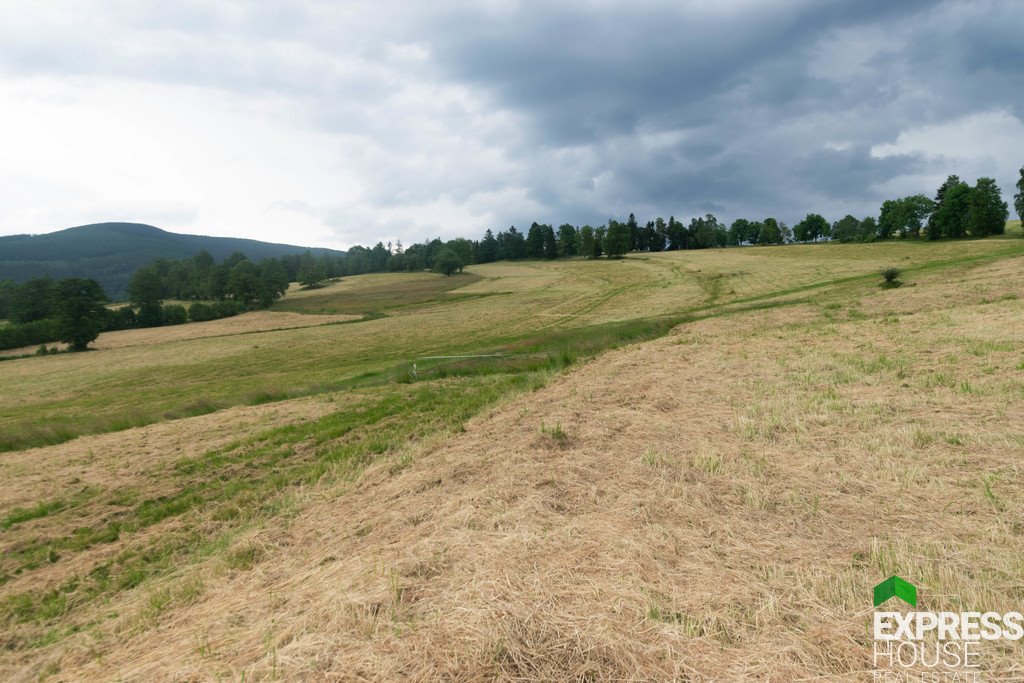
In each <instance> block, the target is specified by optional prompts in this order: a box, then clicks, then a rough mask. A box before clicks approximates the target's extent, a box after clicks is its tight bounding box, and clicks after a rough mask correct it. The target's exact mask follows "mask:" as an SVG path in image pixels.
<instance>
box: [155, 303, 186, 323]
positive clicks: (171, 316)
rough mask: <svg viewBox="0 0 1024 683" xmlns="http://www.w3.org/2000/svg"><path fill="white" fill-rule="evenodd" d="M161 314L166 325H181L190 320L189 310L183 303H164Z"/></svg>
mask: <svg viewBox="0 0 1024 683" xmlns="http://www.w3.org/2000/svg"><path fill="white" fill-rule="evenodd" d="M161 314H162V317H163V320H164V325H181V324H182V323H187V322H188V311H186V310H185V307H184V306H182V305H181V304H164V306H163V308H162V309H161Z"/></svg>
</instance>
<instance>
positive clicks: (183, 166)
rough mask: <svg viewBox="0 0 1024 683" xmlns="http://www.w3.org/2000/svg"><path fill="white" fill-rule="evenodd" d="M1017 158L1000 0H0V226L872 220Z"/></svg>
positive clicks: (1011, 12)
mask: <svg viewBox="0 0 1024 683" xmlns="http://www.w3.org/2000/svg"><path fill="white" fill-rule="evenodd" d="M1022 165H1024V2H1021V1H1020V0H972V1H970V2H959V1H956V2H935V1H922V0H901V1H900V2H892V0H848V1H847V0H672V1H668V2H662V1H654V0H632V1H631V2H629V3H626V2H610V1H606V0H587V1H581V2H550V1H540V2H527V1H525V0H523V1H513V0H509V1H498V0H474V1H465V2H464V1H454V0H432V1H431V2H429V3H426V2H422V3H421V2H412V1H410V0H406V1H404V2H392V1H390V0H372V1H366V2H364V1H362V0H346V1H344V2H338V1H330V2H327V1H321V0H288V1H283V0H282V1H279V2H267V1H264V0H244V1H241V2H233V1H230V0H217V2H209V0H190V1H184V2H182V1H177V2H176V1H173V0H165V1H161V2H155V1H154V2H148V1H146V2H143V1H140V0H126V1H117V0H107V1H100V0H46V2H31V3H26V2H23V1H22V0H0V234H17V233H43V232H50V231H53V230H58V229H62V228H66V227H70V226H73V225H81V224H86V223H94V222H102V221H135V222H141V223H149V224H152V225H156V226H158V227H161V228H164V229H166V230H171V231H174V232H186V233H198V234H208V235H223V236H236V237H250V238H254V239H261V240H267V241H272V242H285V243H290V244H300V245H304V246H326V247H335V248H347V247H349V246H352V245H354V244H364V245H372V244H374V243H376V242H377V241H378V240H382V241H384V242H388V241H398V240H401V241H402V242H403V243H404V244H410V243H413V242H418V241H423V240H424V239H426V238H432V237H441V238H446V239H447V238H452V237H456V236H468V237H471V238H477V237H479V236H480V235H482V233H483V231H484V230H485V229H487V228H491V229H494V230H498V229H506V228H507V227H508V226H509V225H516V226H519V227H520V228H525V227H528V226H529V224H530V223H531V222H533V221H537V222H541V223H551V224H553V225H555V226H557V225H559V224H561V223H564V222H569V223H572V224H575V225H583V224H586V223H589V224H591V225H599V224H602V223H604V222H605V221H607V220H608V219H609V218H617V219H624V218H625V217H626V216H627V215H628V214H629V213H630V212H633V213H635V214H636V216H637V218H638V219H640V220H641V221H642V222H643V221H646V220H652V219H654V218H655V217H657V216H663V217H665V218H666V219H667V218H668V217H669V216H670V215H674V216H675V217H676V218H680V219H683V220H688V219H689V218H692V217H694V216H698V215H703V214H705V213H709V212H710V213H714V214H715V215H716V216H718V218H719V219H720V220H724V221H726V222H731V221H732V220H734V219H736V218H739V217H746V218H751V219H755V218H764V217H766V216H775V217H778V218H780V219H782V220H785V221H787V222H789V223H790V224H792V223H794V222H796V221H798V220H799V219H800V218H802V217H803V216H804V215H805V214H807V213H809V212H816V213H821V214H822V215H824V216H825V217H826V218H828V219H829V220H831V221H834V220H838V219H839V218H841V217H842V216H844V215H845V214H847V213H853V214H854V215H856V216H858V217H862V216H866V215H877V213H878V207H879V205H880V204H881V202H882V200H884V199H886V198H892V197H896V196H903V195H907V194H917V193H924V194H927V195H929V196H932V195H934V193H935V189H936V188H937V187H938V186H939V185H940V184H941V183H942V181H943V180H944V179H945V177H946V176H947V175H949V174H951V173H956V174H958V175H960V177H961V178H963V179H965V180H967V181H968V182H972V183H973V182H974V180H975V179H976V178H977V177H979V176H988V177H993V178H995V179H996V180H997V181H998V183H999V184H1000V186H1001V188H1002V191H1003V197H1004V199H1006V200H1007V201H1008V202H1009V203H1010V205H1011V207H1012V195H1013V192H1014V183H1015V182H1016V180H1017V178H1018V177H1019V174H1018V169H1019V168H1020V167H1021V166H1022Z"/></svg>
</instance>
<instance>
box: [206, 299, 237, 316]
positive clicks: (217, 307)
mask: <svg viewBox="0 0 1024 683" xmlns="http://www.w3.org/2000/svg"><path fill="white" fill-rule="evenodd" d="M211 308H212V309H213V314H214V316H216V317H217V318H230V317H231V316H233V315H238V314H239V313H241V312H242V310H243V309H244V307H243V306H242V305H241V304H240V303H238V302H236V301H215V302H214V303H213V305H212V306H211Z"/></svg>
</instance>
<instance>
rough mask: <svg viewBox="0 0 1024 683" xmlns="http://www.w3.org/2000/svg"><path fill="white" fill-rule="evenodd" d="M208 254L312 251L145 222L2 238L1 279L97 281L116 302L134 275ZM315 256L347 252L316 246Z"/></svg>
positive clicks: (254, 255)
mask: <svg viewBox="0 0 1024 683" xmlns="http://www.w3.org/2000/svg"><path fill="white" fill-rule="evenodd" d="M203 249H205V250H206V251H208V252H210V254H211V255H212V256H213V258H214V259H216V260H217V261H222V260H224V259H225V258H227V257H228V256H230V255H231V254H232V253H234V252H236V251H240V252H242V253H243V254H245V255H246V256H247V257H249V259H251V260H253V261H259V260H260V259H264V258H271V257H280V256H287V255H289V254H300V253H303V252H304V251H305V250H306V249H307V247H301V246H296V245H292V244H277V243H272V242H261V241H258V240H251V239H243V238H239V237H210V236H206V235H184V234H179V233H174V232H168V231H166V230H161V229H160V228H157V227H154V226H152V225H145V224H143V223H94V224H91V225H80V226H77V227H73V228H67V229H65V230H58V231H57V232H49V233H44V234H41V235H8V236H0V280H3V279H6V278H10V279H12V280H14V281H15V282H24V281H25V280H29V279H31V278H34V277H43V276H46V275H49V276H50V277H52V278H54V279H60V278H65V277H84V278H92V279H94V280H96V281H98V282H99V283H100V285H101V286H102V287H103V290H104V291H105V292H106V293H107V295H108V296H110V297H111V298H112V299H114V300H119V299H123V298H124V297H125V296H126V290H127V287H128V282H129V280H130V279H131V276H132V273H134V272H135V270H137V269H138V268H140V267H142V266H145V265H147V264H149V263H151V262H152V261H154V260H155V259H158V258H165V259H182V258H188V257H191V256H194V255H195V254H196V253H197V252H199V251H201V250H203ZM309 250H310V251H311V252H312V253H313V254H315V255H318V256H319V255H323V254H327V255H331V256H338V255H341V254H343V253H344V252H342V251H337V250H334V249H325V248H322V247H311V248H309Z"/></svg>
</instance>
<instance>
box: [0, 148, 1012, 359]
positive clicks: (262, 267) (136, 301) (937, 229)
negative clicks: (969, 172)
mask: <svg viewBox="0 0 1024 683" xmlns="http://www.w3.org/2000/svg"><path fill="white" fill-rule="evenodd" d="M1016 185H1017V189H1018V192H1017V194H1015V195H1014V208H1015V209H1016V211H1017V213H1018V215H1020V216H1021V217H1024V168H1021V170H1020V179H1019V180H1018V181H1017V184H1016ZM1008 218H1009V210H1008V206H1007V204H1006V202H1004V201H1003V200H1002V196H1001V193H1000V190H999V186H998V185H997V184H996V182H995V180H993V179H992V178H978V179H977V181H976V182H975V184H974V185H973V186H971V185H969V184H968V183H966V182H964V181H962V180H961V179H960V178H959V177H958V176H956V175H951V176H949V177H948V178H947V179H946V181H945V182H944V183H943V184H942V185H941V186H940V187H939V188H938V189H937V190H936V193H935V197H934V199H931V198H928V197H927V196H925V195H923V194H916V195H911V196H907V197H901V198H898V199H891V200H886V201H884V202H883V203H882V206H881V209H880V212H879V216H878V218H877V219H876V218H875V217H873V216H868V217H865V218H863V219H858V218H856V217H854V216H852V215H847V216H845V217H843V218H842V219H840V220H838V221H835V222H833V223H829V222H828V220H826V219H825V218H824V217H823V216H822V215H821V214H817V213H810V214H807V216H806V217H805V218H804V219H803V220H801V221H800V222H799V223H797V224H795V225H794V226H793V227H792V228H790V227H789V226H788V225H787V224H786V223H785V222H783V221H780V220H777V219H775V218H772V217H768V218H765V219H762V220H749V219H746V218H738V219H736V220H735V221H733V222H732V223H731V224H730V225H729V226H726V225H725V224H724V223H722V222H720V221H719V220H718V219H717V218H716V217H715V216H714V215H713V214H710V213H709V214H706V215H705V216H703V217H699V218H693V219H691V220H690V222H689V224H685V223H683V222H681V221H677V220H676V219H675V217H674V216H670V217H669V219H668V220H667V221H666V220H664V219H663V218H660V217H659V218H657V219H655V220H653V221H648V222H646V223H645V224H644V225H642V226H641V225H640V223H639V222H638V221H637V219H636V216H635V215H634V214H630V215H629V218H628V219H627V220H626V221H625V222H620V221H618V220H615V219H611V220H609V221H608V222H607V223H606V224H605V225H600V226H597V227H593V226H590V225H584V226H582V227H579V228H577V227H576V226H573V225H571V224H569V223H564V224H562V225H560V226H559V227H558V229H557V230H556V229H555V228H553V227H552V226H551V225H547V224H542V223H536V222H535V223H533V224H532V225H531V226H530V228H529V229H528V230H527V231H526V233H525V234H524V233H523V232H520V231H519V230H517V229H516V228H515V226H512V227H510V228H509V229H508V230H499V231H498V232H497V234H495V233H494V232H493V231H492V230H490V229H488V230H486V232H485V233H484V235H483V237H482V238H481V239H480V240H468V239H466V238H463V237H459V238H455V239H452V240H448V241H447V242H445V241H442V240H441V239H430V240H426V241H424V242H423V243H417V244H413V245H411V246H410V247H408V248H403V246H402V243H401V242H400V241H399V242H397V244H395V245H392V244H391V243H390V242H389V243H388V244H387V245H385V244H384V243H383V242H378V243H377V244H376V245H375V246H373V247H372V248H367V247H362V246H355V247H352V248H351V249H349V251H348V252H347V253H345V254H343V255H340V256H332V255H322V256H319V257H316V256H313V255H312V254H311V253H310V252H309V251H307V252H306V253H304V254H301V255H291V256H283V257H280V258H268V259H263V260H261V261H259V262H258V263H254V262H252V261H250V260H249V259H247V258H246V256H245V255H244V254H242V253H239V252H235V253H234V254H232V255H231V256H229V257H228V258H227V259H225V260H224V261H223V262H222V263H219V264H218V263H216V261H215V260H214V259H213V257H212V256H211V255H210V254H209V252H206V251H200V252H199V253H197V254H196V255H195V256H193V257H192V258H188V259H181V260H167V259H157V260H155V261H154V262H153V263H151V264H150V265H148V266H146V267H144V268H140V269H139V270H137V271H135V273H134V274H133V275H132V279H131V283H130V284H129V287H128V294H129V300H130V305H128V306H124V307H121V308H117V309H110V308H107V307H106V306H105V303H107V301H108V299H107V297H106V295H105V294H104V292H103V290H102V288H101V287H100V286H99V285H98V284H97V283H96V282H95V281H94V280H86V279H82V278H67V279H64V280H61V281H59V282H58V281H54V280H51V279H50V278H36V279H33V280H29V281H27V282H25V283H23V284H21V285H16V284H15V283H14V282H13V281H11V280H3V281H0V320H3V319H7V320H9V321H10V322H9V323H8V324H6V325H0V348H2V349H9V348H16V347H20V346H28V345H32V344H39V343H46V342H50V341H54V340H57V341H63V342H66V343H67V344H68V345H69V347H70V348H72V349H75V350H79V349H84V348H85V347H86V346H87V345H88V344H89V343H90V342H91V341H92V340H94V339H95V338H96V336H98V335H99V333H100V332H103V331H107V330H121V329H129V328H132V327H152V326H157V325H167V324H178V323H184V322H186V321H188V320H192V321H202V320H212V319H215V318H220V317H225V316H229V315H235V314H237V313H239V312H241V311H243V310H247V309H254V308H266V307H268V306H270V305H271V304H272V303H273V302H274V301H276V300H277V299H279V298H281V297H282V296H283V295H284V293H285V291H286V290H287V289H288V285H289V283H290V282H299V283H300V284H302V285H304V286H306V287H317V286H320V285H321V284H323V282H324V281H326V280H328V279H330V278H337V277H342V276H346V275H360V274H363V273H379V272H398V271H409V272H417V271H422V270H434V271H436V272H440V273H443V274H445V275H451V274H452V273H454V272H456V271H461V270H462V268H463V267H465V266H466V265H469V264H472V263H490V262H493V261H504V260H518V259H559V258H563V259H564V258H573V257H578V256H582V257H585V258H591V259H593V258H600V257H608V258H621V257H622V256H623V255H624V254H626V253H627V252H635V251H639V252H658V251H675V250H682V249H709V248H714V247H728V246H743V245H775V244H787V243H793V242H817V241H821V240H836V241H839V242H873V241H876V240H892V239H927V240H939V239H965V238H972V239H977V238H981V237H986V236H989V235H998V234H1003V232H1004V231H1005V225H1006V220H1007V219H1008ZM166 299H178V300H186V301H187V300H191V301H194V302H195V303H192V304H191V305H190V306H189V308H188V309H186V308H185V307H184V306H181V305H179V304H164V303H163V302H164V300H166ZM206 302H210V303H206Z"/></svg>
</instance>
